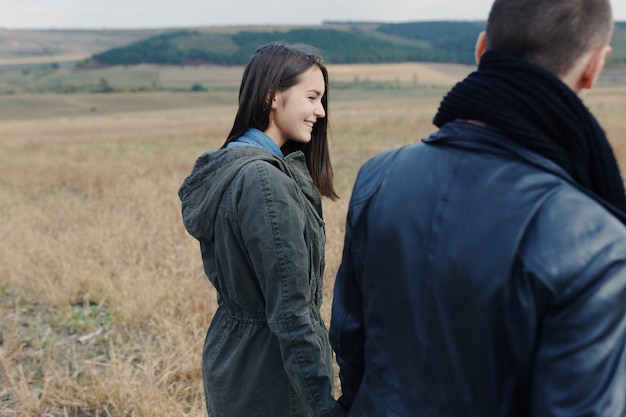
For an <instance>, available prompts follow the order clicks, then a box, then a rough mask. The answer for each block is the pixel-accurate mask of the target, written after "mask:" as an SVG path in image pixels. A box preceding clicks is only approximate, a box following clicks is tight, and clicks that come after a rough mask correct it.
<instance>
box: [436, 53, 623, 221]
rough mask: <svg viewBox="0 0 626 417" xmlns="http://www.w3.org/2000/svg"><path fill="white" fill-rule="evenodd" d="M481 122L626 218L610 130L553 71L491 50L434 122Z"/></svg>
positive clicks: (452, 92) (445, 101)
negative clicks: (544, 160) (607, 133)
mask: <svg viewBox="0 0 626 417" xmlns="http://www.w3.org/2000/svg"><path fill="white" fill-rule="evenodd" d="M456 119H465V120H475V121H480V122H482V123H485V124H487V125H489V126H492V127H494V128H497V129H498V130H500V131H501V132H503V134H504V135H505V136H507V137H508V138H510V139H512V140H514V141H516V142H518V143H519V144H522V145H523V146H524V147H526V148H528V149H530V150H532V151H534V152H536V153H538V154H540V155H543V156H544V157H546V158H548V159H550V160H551V161H553V162H554V163H556V164H557V165H559V166H560V167H561V168H562V169H564V170H565V171H566V172H568V173H569V174H570V175H571V176H572V178H573V179H574V181H575V182H576V183H577V184H578V186H579V187H580V188H582V189H584V190H585V191H586V192H587V193H588V194H590V195H591V196H592V197H594V198H595V199H596V200H597V201H598V202H600V203H601V204H603V205H604V206H606V207H607V208H608V209H609V210H611V211H612V212H613V213H614V214H615V215H616V216H617V217H618V218H619V219H621V220H622V221H623V222H624V221H625V220H626V214H625V213H626V195H625V193H624V184H623V181H622V177H621V175H620V171H619V167H618V164H617V161H616V159H615V155H614V154H613V150H612V149H611V146H610V144H609V142H608V141H607V139H606V136H605V134H604V131H603V130H602V128H601V127H600V125H599V124H598V122H597V121H596V119H595V118H594V117H593V115H592V114H591V113H590V112H589V110H588V109H587V107H586V106H585V105H584V104H583V102H582V101H581V100H580V98H579V97H578V96H577V95H576V94H575V93H574V92H573V91H572V90H571V89H570V88H569V87H567V86H566V85H565V84H564V83H563V82H562V81H561V80H560V79H559V78H557V77H556V76H555V75H553V74H552V73H550V72H548V71H546V70H544V69H542V68H541V67H539V66H537V65H534V64H532V63H530V62H527V61H524V60H521V59H518V58H516V57H514V56H512V55H509V54H506V53H503V52H499V51H487V52H486V53H485V54H484V55H483V56H482V58H481V60H480V65H479V66H478V70H477V71H475V72H473V73H472V74H470V75H469V76H468V77H467V78H466V79H465V80H463V81H461V82H460V83H458V84H457V85H456V86H455V87H454V88H453V89H452V90H450V92H449V93H448V94H447V95H446V96H445V97H444V99H443V101H442V103H441V106H440V107H439V111H438V113H437V115H436V116H435V119H434V121H433V123H434V124H435V125H436V126H438V127H441V126H443V125H444V124H445V123H447V122H451V121H454V120H456Z"/></svg>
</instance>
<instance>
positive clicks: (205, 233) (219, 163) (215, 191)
mask: <svg viewBox="0 0 626 417" xmlns="http://www.w3.org/2000/svg"><path fill="white" fill-rule="evenodd" d="M259 160H261V161H267V162H269V163H272V164H274V165H277V166H278V165H280V162H281V161H280V159H279V158H278V157H276V156H274V155H272V154H270V153H268V152H265V151H259V150H258V149H256V148H253V147H247V146H242V147H237V148H232V149H228V150H225V149H221V150H218V151H210V152H206V153H204V154H203V155H201V156H200V157H199V158H198V159H197V161H196V163H195V164H194V167H193V169H192V171H191V174H190V175H189V176H188V177H187V178H186V179H185V181H183V183H182V185H181V186H180V188H179V190H178V197H179V198H180V201H181V210H182V216H183V224H184V225H185V228H186V229H187V231H188V232H189V234H190V235H192V236H193V237H195V238H196V239H198V240H203V239H209V240H210V239H212V238H213V233H214V224H215V222H214V219H215V216H216V214H217V208H218V205H219V204H220V200H221V199H222V195H223V194H224V192H225V190H226V189H227V188H228V186H229V185H230V183H231V182H232V181H233V179H234V178H235V177H236V176H237V174H238V172H239V171H240V170H241V169H242V168H243V167H244V166H246V165H247V164H248V163H250V162H253V161H259Z"/></svg>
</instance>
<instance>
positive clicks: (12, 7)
mask: <svg viewBox="0 0 626 417" xmlns="http://www.w3.org/2000/svg"><path fill="white" fill-rule="evenodd" d="M491 3H492V0H417V1H415V0H316V1H308V2H297V1H294V0H0V28H7V29H30V28H33V29H35V28H36V29H41V28H51V29H67V28H71V29H82V28H86V29H93V28H96V29H119V28H133V29H135V28H170V27H193V26H222V25H256V24H259V25H265V24H272V25H275V24H297V25H300V24H320V23H322V22H323V21H327V20H340V21H346V20H351V21H368V22H369V21H376V22H410V21H418V20H485V19H486V17H487V14H488V12H489V8H490V6H491ZM612 4H613V12H614V15H615V18H616V20H619V21H626V1H624V0H619V1H616V0H614V1H613V2H612Z"/></svg>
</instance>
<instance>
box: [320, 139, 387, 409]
mask: <svg viewBox="0 0 626 417" xmlns="http://www.w3.org/2000/svg"><path fill="white" fill-rule="evenodd" d="M396 155H397V152H396V151H387V152H384V153H382V154H380V155H378V156H377V157H375V158H373V159H371V160H369V161H368V162H366V163H365V164H364V165H363V167H362V168H361V170H360V171H359V175H358V177H357V180H356V182H355V186H354V192H353V194H352V197H351V199H350V208H349V211H348V218H347V220H346V232H345V242H344V248H343V255H342V261H341V265H340V267H339V271H338V273H337V277H336V279H335V287H334V295H333V307H332V316H331V317H332V318H331V324H330V343H331V345H332V347H333V349H334V350H335V353H336V357H337V363H338V364H339V368H340V371H339V377H340V379H341V389H342V396H341V398H340V399H339V403H340V404H341V405H342V406H343V407H344V408H346V409H349V408H350V406H351V405H352V402H353V400H354V397H355V396H356V395H357V392H358V390H359V386H360V385H361V381H362V378H363V373H364V349H363V347H364V342H365V332H364V322H363V313H362V312H363V300H362V296H361V289H360V286H359V277H360V276H361V273H362V265H363V262H362V260H363V256H364V254H363V251H362V250H361V249H360V248H363V247H364V246H365V245H366V239H367V237H366V236H365V235H364V234H365V233H366V229H367V228H365V227H363V226H362V224H361V222H363V221H365V219H364V218H363V217H364V216H365V214H364V213H365V212H366V207H367V204H368V202H369V198H370V197H371V196H372V194H373V193H374V192H375V191H376V189H377V188H378V186H379V184H380V181H381V180H382V173H383V172H384V167H385V166H387V165H388V164H390V163H391V162H392V161H393V159H394V158H395V156H396Z"/></svg>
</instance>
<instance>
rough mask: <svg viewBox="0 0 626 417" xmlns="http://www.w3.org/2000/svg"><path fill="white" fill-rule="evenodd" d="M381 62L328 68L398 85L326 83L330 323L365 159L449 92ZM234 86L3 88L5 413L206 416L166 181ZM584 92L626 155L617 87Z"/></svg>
mask: <svg viewBox="0 0 626 417" xmlns="http://www.w3.org/2000/svg"><path fill="white" fill-rule="evenodd" d="M380 69H381V68H379V67H375V68H372V67H369V68H367V67H359V68H352V69H350V68H347V67H345V68H344V67H342V68H339V67H336V68H333V69H331V77H336V78H334V79H335V80H336V81H337V82H338V83H339V81H341V80H344V81H346V82H349V81H354V80H355V77H358V78H359V79H360V80H365V79H366V78H367V77H369V80H370V81H371V82H373V81H376V77H379V76H380V77H384V76H388V74H390V73H392V74H394V75H393V78H392V79H385V82H387V83H389V82H391V83H392V84H393V83H396V82H400V83H405V84H406V83H408V86H407V85H404V87H403V88H399V89H395V88H394V87H393V85H391V86H390V85H387V88H384V89H382V88H381V89H379V90H376V89H369V90H360V89H358V88H356V87H353V88H344V89H338V90H336V91H332V92H331V104H330V109H329V114H330V124H331V129H332V143H331V148H332V153H333V160H334V166H335V176H336V184H337V187H338V190H339V192H340V194H341V196H342V198H341V199H340V200H339V201H338V202H330V201H327V200H326V201H324V210H325V218H326V221H327V236H328V246H327V269H326V274H325V280H326V281H325V297H326V298H325V302H324V315H325V317H326V319H328V318H329V315H330V303H331V299H332V285H333V279H334V276H335V273H336V271H337V267H338V265H339V262H340V256H341V247H342V243H343V242H342V239H343V231H344V224H343V223H344V220H345V214H346V209H347V204H348V200H349V197H350V189H351V186H352V183H353V181H354V178H355V176H356V172H357V170H358V168H359V166H360V165H361V164H362V163H363V162H364V161H365V160H366V159H368V158H369V157H370V156H372V155H374V154H376V153H378V152H380V151H383V150H385V149H389V148H392V147H397V146H400V145H403V144H406V143H412V142H415V141H418V140H419V139H420V138H421V137H424V136H425V135H427V134H428V133H430V132H431V131H432V130H433V129H434V128H433V126H432V125H431V119H432V117H433V115H434V112H435V109H436V108H437V106H438V102H439V99H440V96H441V94H443V92H445V89H442V88H438V87H437V88H435V87H432V85H435V84H438V83H439V81H437V82H435V80H434V79H433V80H432V82H431V81H428V80H426V77H425V76H423V75H420V76H419V77H417V80H414V78H413V75H412V74H414V73H415V72H416V70H415V68H408V69H407V68H406V67H405V66H399V67H397V68H389V67H388V68H386V70H384V71H380ZM432 70H433V71H435V69H432ZM232 71H235V72H236V71H239V69H237V68H235V69H233V70H232ZM394 71H395V72H394ZM446 71H448V72H446ZM462 71H464V70H462ZM462 71H461V72H462ZM421 73H423V72H421ZM421 73H420V74H421ZM384 74H387V75H384ZM398 74H404V75H403V77H405V78H402V79H396V77H400V75H398ZM453 74H456V73H455V72H454V71H452V69H451V68H448V69H446V68H440V71H439V72H437V71H435V72H434V75H433V77H435V78H436V80H443V81H441V84H446V83H451V82H454V81H455V80H454V77H455V75H453ZM224 76H226V77H231V78H234V79H237V77H238V75H237V73H233V74H224ZM342 77H343V78H342ZM458 78H460V77H458ZM458 78H457V79H458ZM414 81H415V85H413V86H411V85H410V84H411V83H413V82H414ZM422 83H426V84H428V85H430V87H425V86H423V85H422ZM234 95H235V93H234V92H233V91H209V92H203V93H133V94H117V93H116V94H99V95H98V94H82V95H80V94H78V95H52V94H49V95H13V96H4V97H2V98H0V236H2V239H0V415H2V416H7V417H12V416H75V417H79V416H80V417H85V416H94V417H96V416H97V417H104V416H107V417H110V416H150V417H166V416H167V417H170V416H204V415H205V411H204V405H203V394H202V386H201V384H202V383H201V368H200V367H201V348H202V343H203V340H204V335H205V332H206V329H207V326H208V324H209V321H210V319H211V316H212V313H213V312H214V310H215V308H216V303H215V294H214V291H213V289H212V287H211V286H210V284H209V282H208V280H207V279H206V277H205V276H204V274H203V270H202V265H201V260H200V255H199V250H198V245H197V242H195V241H194V239H193V238H191V237H190V236H189V235H188V234H187V233H186V232H185V230H184V229H183V226H182V223H181V218H180V206H179V201H178V197H177V194H176V193H177V190H178V187H179V185H180V183H181V182H182V181H183V179H184V178H185V177H186V175H188V174H189V172H190V170H191V167H192V164H193V162H194V160H195V158H196V157H197V156H198V155H199V154H200V153H202V152H203V151H205V150H207V149H215V148H217V147H219V146H220V145H221V142H222V141H223V139H224V137H225V135H226V134H227V132H228V131H229V128H230V125H231V123H232V119H233V117H234V114H235V109H236V108H235V100H236V98H235V97H234ZM587 102H588V104H589V106H590V108H591V109H592V110H593V112H594V113H595V114H596V116H597V117H598V118H599V120H600V121H601V123H603V124H604V126H605V127H606V129H607V132H608V135H609V137H610V139H611V140H612V142H613V143H614V145H615V147H616V149H617V152H618V156H619V158H620V161H621V162H622V163H624V164H626V147H625V145H624V144H625V143H626V129H624V127H625V126H624V119H623V115H624V113H625V112H626V89H624V88H623V87H615V86H614V87H611V88H606V89H604V88H602V89H599V90H598V91H596V92H595V93H593V94H591V95H590V96H589V97H588V99H587ZM625 166H626V165H625Z"/></svg>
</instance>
